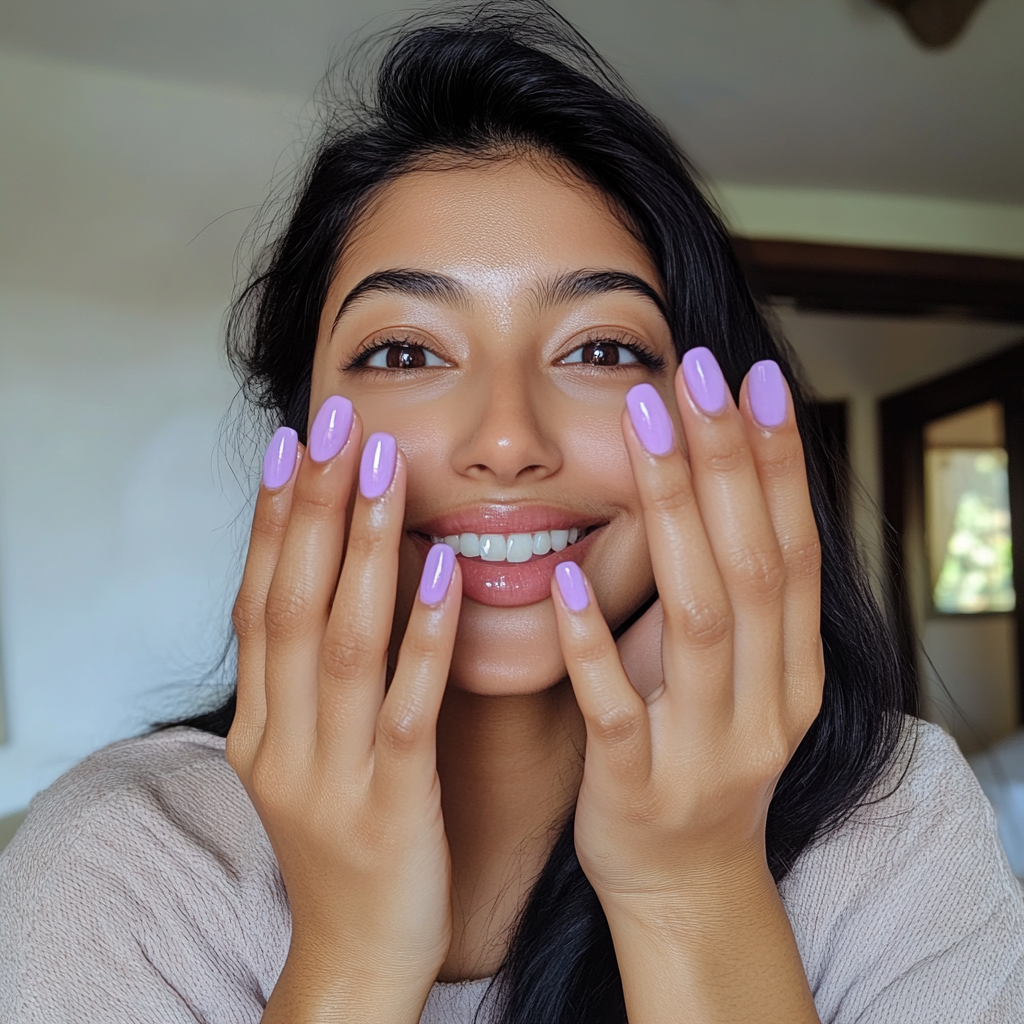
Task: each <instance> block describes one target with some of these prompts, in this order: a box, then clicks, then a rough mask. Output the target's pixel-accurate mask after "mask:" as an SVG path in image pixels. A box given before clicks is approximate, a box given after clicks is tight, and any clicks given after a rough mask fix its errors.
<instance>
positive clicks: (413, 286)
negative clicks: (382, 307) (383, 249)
mask: <svg viewBox="0 0 1024 1024" xmlns="http://www.w3.org/2000/svg"><path fill="white" fill-rule="evenodd" d="M373 292H395V293H397V294H399V295H413V296H416V297H417V298H421V299H432V300H433V301H434V302H442V303H445V304H446V305H449V306H464V305H467V304H468V302H469V292H468V291H467V290H466V288H465V287H464V286H463V285H462V284H461V283H460V282H459V281H456V280H455V278H454V277H448V276H447V275H446V274H432V273H430V272H429V271H426V270H382V271H379V272H378V273H376V274H370V275H368V276H367V277H364V278H363V279H362V281H360V282H359V284H357V285H356V286H355V288H353V289H352V291H350V292H349V293H348V295H346V296H345V300H344V302H342V304H341V308H340V309H339V310H338V315H337V316H336V317H335V318H334V326H335V327H337V326H338V321H339V320H341V317H342V315H343V314H344V313H345V312H346V311H347V310H348V309H349V307H350V306H351V305H352V304H353V303H355V302H358V301H359V300H360V299H362V298H365V297H366V296H367V295H370V294H372V293H373Z"/></svg>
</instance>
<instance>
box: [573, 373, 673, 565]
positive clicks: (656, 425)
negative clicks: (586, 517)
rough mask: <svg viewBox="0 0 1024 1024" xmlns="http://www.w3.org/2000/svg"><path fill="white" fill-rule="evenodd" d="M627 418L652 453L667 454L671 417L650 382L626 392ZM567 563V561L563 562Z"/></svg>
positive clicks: (671, 436) (671, 441)
mask: <svg viewBox="0 0 1024 1024" xmlns="http://www.w3.org/2000/svg"><path fill="white" fill-rule="evenodd" d="M626 408H627V409H628V410H629V418H630V420H631V422H632V424H633V429H634V430H635V431H636V436H637V437H638V438H640V443H641V444H642V445H643V446H644V448H645V449H646V450H647V451H649V452H650V453H651V454H652V455H667V454H668V453H669V452H670V451H672V445H673V443H674V441H675V436H674V432H673V430H672V419H671V417H670V416H669V414H668V409H666V408H665V403H664V402H663V401H662V400H661V395H659V394H658V392H657V391H656V390H655V389H654V388H653V387H652V386H651V385H650V384H637V385H636V387H633V388H630V389H629V391H628V392H627V393H626ZM564 564H568V563H564Z"/></svg>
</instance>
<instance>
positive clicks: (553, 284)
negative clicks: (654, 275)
mask: <svg viewBox="0 0 1024 1024" xmlns="http://www.w3.org/2000/svg"><path fill="white" fill-rule="evenodd" d="M609 292H632V293H633V294H634V295H640V296H642V297H643V298H645V299H648V300H649V301H651V302H653V303H654V305H655V306H656V307H657V309H658V312H659V313H660V314H661V315H662V316H663V317H664V318H665V320H668V309H667V308H666V306H665V303H664V300H663V299H662V297H661V296H660V295H659V294H658V293H657V292H656V291H655V290H654V289H653V288H652V287H651V286H650V285H649V284H648V283H647V282H646V281H645V280H644V279H643V278H642V277H637V276H636V274H627V273H626V272H625V271H622V270H574V271H573V272H572V273H569V274H562V275H561V276H559V277H556V278H555V279H554V280H553V281H548V282H547V283H545V284H543V285H541V287H540V288H539V289H538V291H537V300H538V305H539V306H540V308H541V309H547V308H548V307H549V306H557V305H559V304H561V303H563V302H571V301H572V300H573V299H581V298H585V297H586V296H588V295H605V294H608V293H609Z"/></svg>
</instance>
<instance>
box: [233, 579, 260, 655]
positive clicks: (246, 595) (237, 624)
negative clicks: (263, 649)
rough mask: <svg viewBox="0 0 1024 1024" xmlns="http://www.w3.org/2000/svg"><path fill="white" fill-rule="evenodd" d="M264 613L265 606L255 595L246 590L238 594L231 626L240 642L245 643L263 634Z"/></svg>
mask: <svg viewBox="0 0 1024 1024" xmlns="http://www.w3.org/2000/svg"><path fill="white" fill-rule="evenodd" d="M263 612H264V604H263V602H262V601H261V600H260V599H259V598H258V597H257V596H256V595H255V594H253V593H250V592H249V591H248V590H246V589H245V588H243V589H242V590H240V591H239V592H238V597H237V598H235V603H234V606H233V607H232V609H231V625H232V627H233V628H234V630H235V636H237V637H238V639H239V641H241V642H244V641H246V640H249V639H251V638H252V637H259V636H260V635H261V634H262V632H263Z"/></svg>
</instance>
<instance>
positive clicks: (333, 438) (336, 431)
mask: <svg viewBox="0 0 1024 1024" xmlns="http://www.w3.org/2000/svg"><path fill="white" fill-rule="evenodd" d="M351 430H352V403H351V402H350V401H349V400H348V399H347V398H343V397H342V396H341V395H331V397H330V398H328V399H327V401H326V402H324V404H323V405H321V406H320V411H319V412H318V413H317V414H316V419H314V420H313V425H312V426H311V427H310V428H309V457H310V458H311V459H312V460H313V461H314V462H326V461H327V460H328V459H333V458H334V456H335V455H337V454H338V452H340V451H341V449H342V448H344V447H345V442H346V441H347V440H348V435H349V433H350V432H351Z"/></svg>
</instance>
